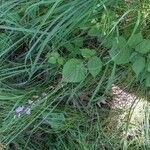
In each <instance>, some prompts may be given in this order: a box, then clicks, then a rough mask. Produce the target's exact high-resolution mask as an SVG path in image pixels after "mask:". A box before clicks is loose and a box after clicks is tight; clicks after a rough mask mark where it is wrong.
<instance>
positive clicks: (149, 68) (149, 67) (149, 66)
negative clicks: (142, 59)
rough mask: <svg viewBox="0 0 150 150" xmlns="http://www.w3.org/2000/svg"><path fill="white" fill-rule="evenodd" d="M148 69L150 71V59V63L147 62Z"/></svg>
mask: <svg viewBox="0 0 150 150" xmlns="http://www.w3.org/2000/svg"><path fill="white" fill-rule="evenodd" d="M147 71H148V72H150V60H149V61H148V64H147Z"/></svg>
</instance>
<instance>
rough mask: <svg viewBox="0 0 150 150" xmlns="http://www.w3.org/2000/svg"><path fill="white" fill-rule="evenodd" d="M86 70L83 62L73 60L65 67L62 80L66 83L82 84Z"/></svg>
mask: <svg viewBox="0 0 150 150" xmlns="http://www.w3.org/2000/svg"><path fill="white" fill-rule="evenodd" d="M85 75H86V69H85V67H84V64H83V62H82V61H81V60H79V59H75V58H72V59H70V60H68V61H67V62H66V64H65V65H64V67H63V72H62V76H63V77H62V80H63V81H64V82H81V81H83V80H84V79H85Z"/></svg>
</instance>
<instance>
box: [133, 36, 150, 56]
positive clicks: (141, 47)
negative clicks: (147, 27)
mask: <svg viewBox="0 0 150 150" xmlns="http://www.w3.org/2000/svg"><path fill="white" fill-rule="evenodd" d="M135 50H136V51H137V52H139V53H141V54H147V53H148V52H150V39H144V40H143V42H141V43H140V44H138V45H137V46H136V48H135Z"/></svg>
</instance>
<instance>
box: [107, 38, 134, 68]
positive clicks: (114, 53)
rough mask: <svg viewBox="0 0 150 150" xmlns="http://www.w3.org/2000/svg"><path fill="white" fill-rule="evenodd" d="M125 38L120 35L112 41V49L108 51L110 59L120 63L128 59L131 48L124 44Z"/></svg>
mask: <svg viewBox="0 0 150 150" xmlns="http://www.w3.org/2000/svg"><path fill="white" fill-rule="evenodd" d="M126 44H127V42H126V40H125V39H124V38H123V37H122V36H120V37H118V40H117V39H116V40H115V41H114V43H113V47H112V49H111V50H110V51H109V54H110V57H111V58H112V60H113V61H114V62H115V63H116V64H118V65H120V64H126V63H128V62H129V61H130V56H131V53H132V50H131V49H130V48H129V47H128V46H127V45H126Z"/></svg>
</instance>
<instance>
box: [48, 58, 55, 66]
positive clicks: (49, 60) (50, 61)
mask: <svg viewBox="0 0 150 150" xmlns="http://www.w3.org/2000/svg"><path fill="white" fill-rule="evenodd" d="M48 62H49V63H50V64H56V63H57V59H56V58H55V57H49V58H48Z"/></svg>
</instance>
